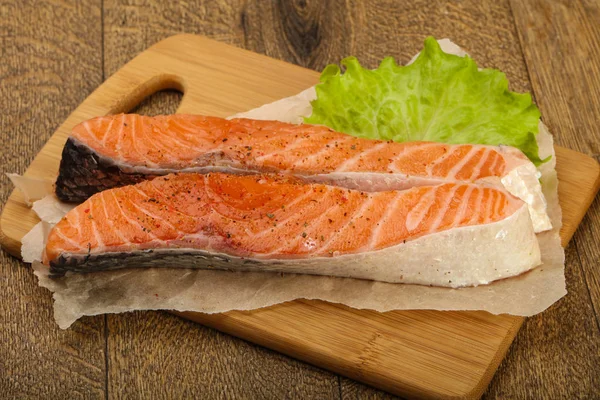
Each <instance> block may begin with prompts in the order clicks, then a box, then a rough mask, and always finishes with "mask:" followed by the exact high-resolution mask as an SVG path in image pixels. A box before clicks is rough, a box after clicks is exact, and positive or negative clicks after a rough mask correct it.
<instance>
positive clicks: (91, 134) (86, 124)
mask: <svg viewBox="0 0 600 400" xmlns="http://www.w3.org/2000/svg"><path fill="white" fill-rule="evenodd" d="M83 127H84V129H85V132H86V133H87V134H88V136H89V137H90V139H92V140H93V141H94V142H96V143H98V144H99V145H100V146H102V142H100V141H99V140H98V138H97V137H96V136H94V134H93V133H92V131H91V130H90V121H89V120H87V121H85V122H84V123H83Z"/></svg>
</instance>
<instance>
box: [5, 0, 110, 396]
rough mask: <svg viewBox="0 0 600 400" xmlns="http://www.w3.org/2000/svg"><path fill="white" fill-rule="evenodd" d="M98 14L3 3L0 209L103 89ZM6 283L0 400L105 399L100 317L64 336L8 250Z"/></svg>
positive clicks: (86, 8)
mask: <svg viewBox="0 0 600 400" xmlns="http://www.w3.org/2000/svg"><path fill="white" fill-rule="evenodd" d="M100 13H101V9H100V1H90V2H87V3H85V4H77V5H68V4H64V3H58V2H50V1H35V2H34V1H22V2H18V3H16V2H12V3H10V2H9V3H7V2H3V3H2V4H0V32H1V42H2V43H1V50H0V53H1V59H2V61H1V62H0V98H2V112H1V113H0V126H1V130H0V132H1V133H0V135H1V143H2V145H1V150H0V203H1V204H2V205H4V204H5V203H6V200H7V198H8V195H9V193H10V191H11V190H12V188H11V186H12V185H11V184H10V183H9V182H8V179H7V178H6V176H5V173H6V172H23V171H24V170H25V169H26V168H27V166H28V165H29V163H30V162H31V160H32V159H33V157H34V156H35V154H36V153H37V152H38V151H39V149H40V148H41V147H42V145H43V144H44V143H45V142H46V140H47V139H48V138H49V137H50V135H51V134H52V133H53V132H54V130H55V129H56V126H57V124H59V123H60V121H61V120H63V119H65V118H66V117H67V115H69V113H70V112H71V111H72V110H73V108H74V107H76V106H77V104H79V103H80V102H81V101H82V100H83V99H84V98H85V97H86V96H87V95H88V94H89V93H91V92H92V91H93V90H94V89H95V88H96V86H98V85H99V84H100V83H101V82H102V66H101V62H100V60H101V30H100V25H99V22H100ZM57 19H59V20H60V21H61V24H60V25H56V20H57ZM40 28H43V29H42V30H40ZM0 284H1V285H2V287H1V290H0V326H1V328H0V397H1V398H6V399H10V398H15V399H17V398H18V399H27V398H30V399H36V398H47V399H50V398H54V399H62V398H70V399H84V398H85V399H90V398H92V399H104V398H105V388H106V383H105V380H106V368H105V353H104V348H105V340H104V317H103V316H99V317H93V318H85V319H84V320H82V321H81V323H79V324H77V326H75V327H74V329H71V330H68V331H63V330H60V329H58V327H57V326H56V324H55V323H54V322H53V321H52V299H51V297H50V296H48V292H47V291H45V290H43V289H42V288H40V287H38V286H37V280H36V278H35V277H34V276H33V274H32V272H31V269H30V268H28V267H27V266H25V264H23V263H22V262H20V261H18V260H17V259H15V258H13V257H10V256H9V255H8V254H7V253H5V252H2V253H1V254H0Z"/></svg>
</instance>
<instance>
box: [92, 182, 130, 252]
mask: <svg viewBox="0 0 600 400" xmlns="http://www.w3.org/2000/svg"><path fill="white" fill-rule="evenodd" d="M98 196H99V197H100V200H101V201H102V208H103V209H104V217H105V218H106V222H107V224H108V226H109V228H110V229H111V230H112V231H113V232H114V233H115V234H116V235H117V236H118V237H119V239H121V240H122V241H123V242H124V243H125V244H128V245H130V244H131V241H129V239H127V237H125V236H124V235H123V234H122V233H121V231H119V230H117V229H115V225H114V224H113V221H112V219H111V218H110V217H109V216H108V210H107V209H106V199H105V197H104V196H106V191H104V192H100V193H99V194H98Z"/></svg>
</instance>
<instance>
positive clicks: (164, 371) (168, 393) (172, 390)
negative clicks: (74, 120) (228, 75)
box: [104, 1, 339, 398]
mask: <svg viewBox="0 0 600 400" xmlns="http://www.w3.org/2000/svg"><path fill="white" fill-rule="evenodd" d="M242 8H243V2H236V1H233V2H227V3H226V2H221V1H217V2H203V3H200V4H194V3H191V4H184V3H175V2H158V1H153V2H149V4H146V5H144V6H142V5H140V6H135V5H131V4H130V3H129V2H124V1H107V2H105V19H104V23H105V26H104V31H105V48H106V53H105V58H104V59H105V70H106V71H107V72H108V73H109V74H112V73H114V72H115V71H117V70H118V69H119V68H120V67H121V66H122V65H123V64H125V63H126V62H128V61H129V60H130V59H131V58H133V57H134V56H135V55H136V54H137V53H139V52H141V51H143V50H145V49H146V48H148V47H149V46H150V45H152V44H154V43H155V42H158V41H160V40H161V39H164V38H166V37H168V36H171V35H173V34H176V33H179V32H181V31H183V30H186V31H188V32H194V33H202V34H205V35H207V36H209V37H213V38H217V39H219V40H220V41H223V42H227V43H232V44H235V45H238V46H240V45H242V44H243V43H244V38H243V32H242V30H241V26H240V24H239V21H240V15H241V12H242ZM153 97H154V98H153V100H154V101H147V102H146V104H144V105H142V106H141V107H138V108H137V109H136V110H135V111H136V112H140V113H142V114H147V115H153V114H158V113H173V112H175V110H176V109H177V106H178V102H179V96H177V95H176V94H174V93H168V94H167V93H162V94H157V95H155V96H153ZM107 317H108V333H109V335H108V349H109V371H108V374H109V375H108V376H109V380H108V382H109V394H110V397H111V398H112V397H125V398H126V397H136V395H139V394H149V393H153V394H155V395H156V396H158V397H164V398H167V397H170V398H190V397H197V396H198V395H199V393H202V397H203V398H219V397H220V398H223V397H225V398H335V397H338V394H339V389H338V378H337V376H335V375H333V374H332V373H329V372H326V371H323V370H321V369H319V368H316V367H313V366H310V365H307V364H304V363H301V362H298V361H296V360H292V359H290V358H288V357H286V356H283V355H281V354H278V353H275V352H273V351H269V350H265V349H264V348H261V347H257V346H255V345H252V344H249V343H247V342H245V341H243V340H240V339H238V338H235V337H232V336H229V335H225V334H222V333H220V332H217V331H215V330H213V329H210V328H207V327H205V326H201V325H198V324H194V323H190V322H185V321H182V320H181V319H180V318H176V317H174V316H171V315H168V314H165V313H156V312H153V313H133V314H126V315H108V316H107ZM150 331H151V332H152V334H151V335H140V334H139V333H140V332H150ZM153 365H156V366H157V365H160V369H156V367H153ZM132 371H135V373H132ZM158 371H160V373H158ZM157 375H158V376H159V379H155V377H156V376H157ZM173 376H177V377H178V379H177V381H176V382H173V381H172V380H171V378H170V377H173Z"/></svg>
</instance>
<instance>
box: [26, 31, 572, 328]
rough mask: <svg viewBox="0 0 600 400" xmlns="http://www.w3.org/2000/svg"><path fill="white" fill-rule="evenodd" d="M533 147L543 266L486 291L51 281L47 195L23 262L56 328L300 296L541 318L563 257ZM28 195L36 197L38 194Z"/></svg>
mask: <svg viewBox="0 0 600 400" xmlns="http://www.w3.org/2000/svg"><path fill="white" fill-rule="evenodd" d="M449 43H450V44H452V43H451V42H449ZM452 45H453V44H452ZM448 46H449V45H448ZM454 47H455V48H456V49H459V48H458V47H457V46H455V45H454ZM456 49H450V50H451V51H457V50H456ZM459 50H460V49H459ZM446 51H448V50H446ZM461 55H462V54H461ZM313 96H314V89H312V88H309V89H307V90H305V91H303V92H302V93H300V94H299V95H297V96H292V97H290V98H287V99H282V100H280V101H277V102H275V103H272V104H270V105H265V106H263V107H260V108H259V109H256V110H253V111H251V112H249V113H248V114H245V115H247V116H252V117H253V118H261V117H263V118H265V119H274V116H276V117H277V119H281V120H286V121H295V122H298V120H299V117H300V116H301V115H302V114H303V113H306V112H309V111H310V104H309V103H308V102H309V101H310V100H311V99H312V98H313ZM307 104H308V105H307ZM538 142H539V145H540V157H541V158H544V157H546V156H547V155H550V154H551V155H552V156H553V157H552V161H551V162H549V163H546V164H544V165H543V166H542V167H541V169H540V171H541V172H542V178H541V181H542V188H543V192H544V195H545V196H546V199H547V201H548V211H549V215H550V218H551V220H552V225H553V229H552V230H551V231H547V232H543V233H540V234H538V235H537V237H538V240H539V242H540V249H541V252H542V262H543V264H542V265H541V266H539V267H537V268H535V269H534V270H532V271H529V272H527V273H525V274H523V275H520V276H518V277H513V278H509V279H505V280H502V281H497V282H494V283H492V284H490V285H486V286H478V287H470V288H461V289H448V288H439V287H427V286H420V285H406V284H390V283H383V282H373V281H366V280H358V279H351V278H335V277H323V276H311V275H296V274H286V275H284V274H279V273H260V272H231V271H214V270H184V269H169V268H161V269H129V270H121V271H109V272H97V273H92V274H70V275H67V276H65V277H63V278H60V279H51V278H49V277H48V268H47V267H45V266H44V265H42V264H41V263H40V262H39V261H40V259H41V251H42V249H43V246H44V243H45V237H46V235H47V233H48V231H49V228H50V226H51V225H52V224H53V223H55V222H56V221H57V218H60V216H61V214H64V213H65V212H66V211H67V210H68V207H67V206H65V205H62V204H60V203H59V202H58V200H57V199H56V198H55V197H54V196H53V195H51V194H48V196H46V197H44V198H43V199H42V200H41V201H40V202H36V203H34V209H35V210H36V212H37V213H38V215H40V218H41V219H42V221H43V222H41V223H40V224H38V225H37V226H36V227H35V228H34V229H33V230H32V231H31V232H30V233H29V234H28V235H27V236H26V238H24V240H23V250H22V252H23V258H24V260H25V261H27V262H32V263H33V268H34V271H35V274H36V275H37V276H38V278H39V284H40V286H43V287H45V288H48V289H49V290H50V291H52V292H53V293H54V294H53V297H54V316H55V319H56V322H57V323H58V325H59V326H60V327H61V328H63V329H66V328H68V327H69V326H70V325H71V324H72V323H73V322H75V321H76V320H77V319H78V318H80V317H81V316H84V315H97V314H104V313H118V312H126V311H133V310H177V311H199V312H206V313H218V312H225V311H230V310H251V309H256V308H261V307H266V306H270V305H273V304H278V303H282V302H286V301H291V300H294V299H300V298H303V299H321V300H326V301H329V302H333V303H342V304H345V305H348V306H351V307H354V308H362V309H371V310H376V311H382V312H383V311H390V310H404V309H435V310H485V311H489V312H491V313H494V314H502V313H507V314H513V315H521V316H530V315H534V314H537V313H539V312H542V311H543V310H545V309H546V308H547V307H549V306H550V305H551V304H552V303H554V302H556V301H557V300H558V299H560V298H561V297H562V296H564V295H565V294H566V288H565V279H564V251H563V249H562V247H561V245H560V238H559V236H558V232H559V230H560V226H561V210H560V206H559V204H558V192H557V187H558V180H557V176H556V171H555V158H554V149H553V146H552V137H551V135H550V134H549V133H548V132H547V130H546V128H545V127H544V126H543V124H541V123H540V134H539V135H538ZM16 185H17V187H19V188H21V189H22V190H23V191H25V192H27V191H28V184H27V178H23V179H22V180H20V181H19V182H16ZM37 187H39V183H38V185H37ZM35 196H36V197H37V198H40V197H41V196H40V193H39V192H38V193H36V194H35ZM42 202H43V203H42ZM507 251H510V250H509V249H508V250H507Z"/></svg>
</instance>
